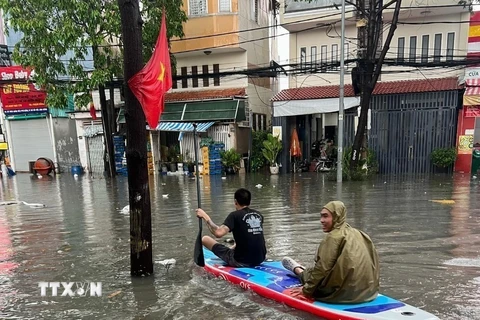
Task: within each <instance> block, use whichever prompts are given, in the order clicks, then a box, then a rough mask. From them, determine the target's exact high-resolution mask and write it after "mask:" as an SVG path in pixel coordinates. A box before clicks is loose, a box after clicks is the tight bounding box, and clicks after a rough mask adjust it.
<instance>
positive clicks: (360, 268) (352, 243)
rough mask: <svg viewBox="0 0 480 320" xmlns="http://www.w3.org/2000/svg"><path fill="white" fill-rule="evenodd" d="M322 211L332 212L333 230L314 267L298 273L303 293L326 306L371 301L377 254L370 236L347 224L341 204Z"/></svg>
mask: <svg viewBox="0 0 480 320" xmlns="http://www.w3.org/2000/svg"><path fill="white" fill-rule="evenodd" d="M323 208H325V209H327V210H328V211H330V212H331V213H332V217H333V229H332V230H331V231H330V232H329V233H327V235H326V236H325V238H324V239H323V241H322V242H321V243H320V246H319V247H318V251H317V255H316V257H315V266H314V267H313V268H307V269H305V271H304V272H303V273H302V274H301V281H302V284H303V294H304V295H305V296H307V297H311V298H314V299H315V300H319V301H323V302H329V303H361V302H367V301H371V300H374V299H375V298H376V297H377V294H378V290H379V265H378V254H377V251H376V249H375V246H374V245H373V242H372V240H371V239H370V237H369V236H368V235H367V234H366V233H364V232H362V231H360V230H357V229H355V228H352V227H351V226H350V225H349V224H348V223H346V216H347V209H346V208H345V205H344V204H343V202H341V201H331V202H329V203H328V204H326V205H325V206H324V207H323Z"/></svg>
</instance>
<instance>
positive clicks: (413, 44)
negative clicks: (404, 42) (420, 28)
mask: <svg viewBox="0 0 480 320" xmlns="http://www.w3.org/2000/svg"><path fill="white" fill-rule="evenodd" d="M416 56H417V36H411V37H410V53H409V55H408V60H409V61H410V62H415V58H416Z"/></svg>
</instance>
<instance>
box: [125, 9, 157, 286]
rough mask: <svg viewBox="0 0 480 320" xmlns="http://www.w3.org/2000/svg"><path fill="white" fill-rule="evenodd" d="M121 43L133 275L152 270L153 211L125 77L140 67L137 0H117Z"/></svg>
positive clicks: (137, 110)
mask: <svg viewBox="0 0 480 320" xmlns="http://www.w3.org/2000/svg"><path fill="white" fill-rule="evenodd" d="M117 1H118V7H119V9H120V16H121V21H122V34H123V44H124V58H123V59H124V62H123V63H124V71H123V72H124V79H125V84H124V86H125V106H126V109H125V120H126V123H127V152H126V154H127V170H128V193H129V204H130V264H131V274H132V275H134V276H141V275H149V274H152V273H153V260H152V215H151V206H150V189H149V187H148V168H147V133H146V122H145V115H144V113H143V111H142V107H141V105H140V102H138V100H137V98H135V96H134V95H133V93H132V91H131V90H130V87H129V86H128V85H127V81H128V80H129V79H130V78H131V77H132V76H133V75H135V74H136V73H137V72H138V71H140V70H141V69H142V67H143V62H142V61H143V60H142V18H141V16H140V9H139V3H138V0H117Z"/></svg>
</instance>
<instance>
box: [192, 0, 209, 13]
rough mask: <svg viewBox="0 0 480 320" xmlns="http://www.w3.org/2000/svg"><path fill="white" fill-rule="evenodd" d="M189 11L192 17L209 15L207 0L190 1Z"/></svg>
mask: <svg viewBox="0 0 480 320" xmlns="http://www.w3.org/2000/svg"><path fill="white" fill-rule="evenodd" d="M188 11H189V15H191V16H203V15H206V14H207V0H188Z"/></svg>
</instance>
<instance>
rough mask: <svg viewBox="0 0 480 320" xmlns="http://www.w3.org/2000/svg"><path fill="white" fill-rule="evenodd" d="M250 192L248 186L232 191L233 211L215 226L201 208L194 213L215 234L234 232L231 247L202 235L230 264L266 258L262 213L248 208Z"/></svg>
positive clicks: (252, 263) (244, 264) (241, 264)
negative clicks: (219, 224) (233, 195)
mask: <svg viewBox="0 0 480 320" xmlns="http://www.w3.org/2000/svg"><path fill="white" fill-rule="evenodd" d="M251 199H252V194H251V193H250V191H248V190H247V189H243V188H242V189H238V190H237V191H236V192H235V208H236V209H237V210H236V211H234V212H232V213H230V214H229V215H228V216H227V218H226V219H225V222H224V223H223V224H222V225H221V226H217V225H216V224H215V223H214V222H213V221H212V220H211V219H210V216H209V215H208V214H207V213H205V211H203V210H202V209H200V208H198V209H197V211H196V212H197V217H199V218H202V219H203V220H205V221H206V223H207V226H208V229H209V230H210V232H211V233H212V234H213V235H214V236H215V237H216V238H221V237H223V236H224V235H226V234H227V233H229V232H232V233H233V238H234V239H235V245H234V246H233V247H231V248H229V247H227V246H224V245H223V244H220V243H218V242H217V241H216V240H215V239H213V238H212V237H209V236H204V237H203V238H202V243H203V245H204V246H205V247H207V248H208V249H210V250H212V252H213V253H214V254H215V255H216V256H218V257H219V258H221V259H222V260H223V261H225V262H226V263H227V264H228V265H229V266H231V267H252V266H256V265H259V264H261V263H262V262H263V261H264V260H265V256H266V254H267V249H266V247H265V238H264V237H263V216H262V214H261V213H260V212H258V211H256V210H253V209H250V208H249V207H248V206H249V205H250V201H251Z"/></svg>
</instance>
